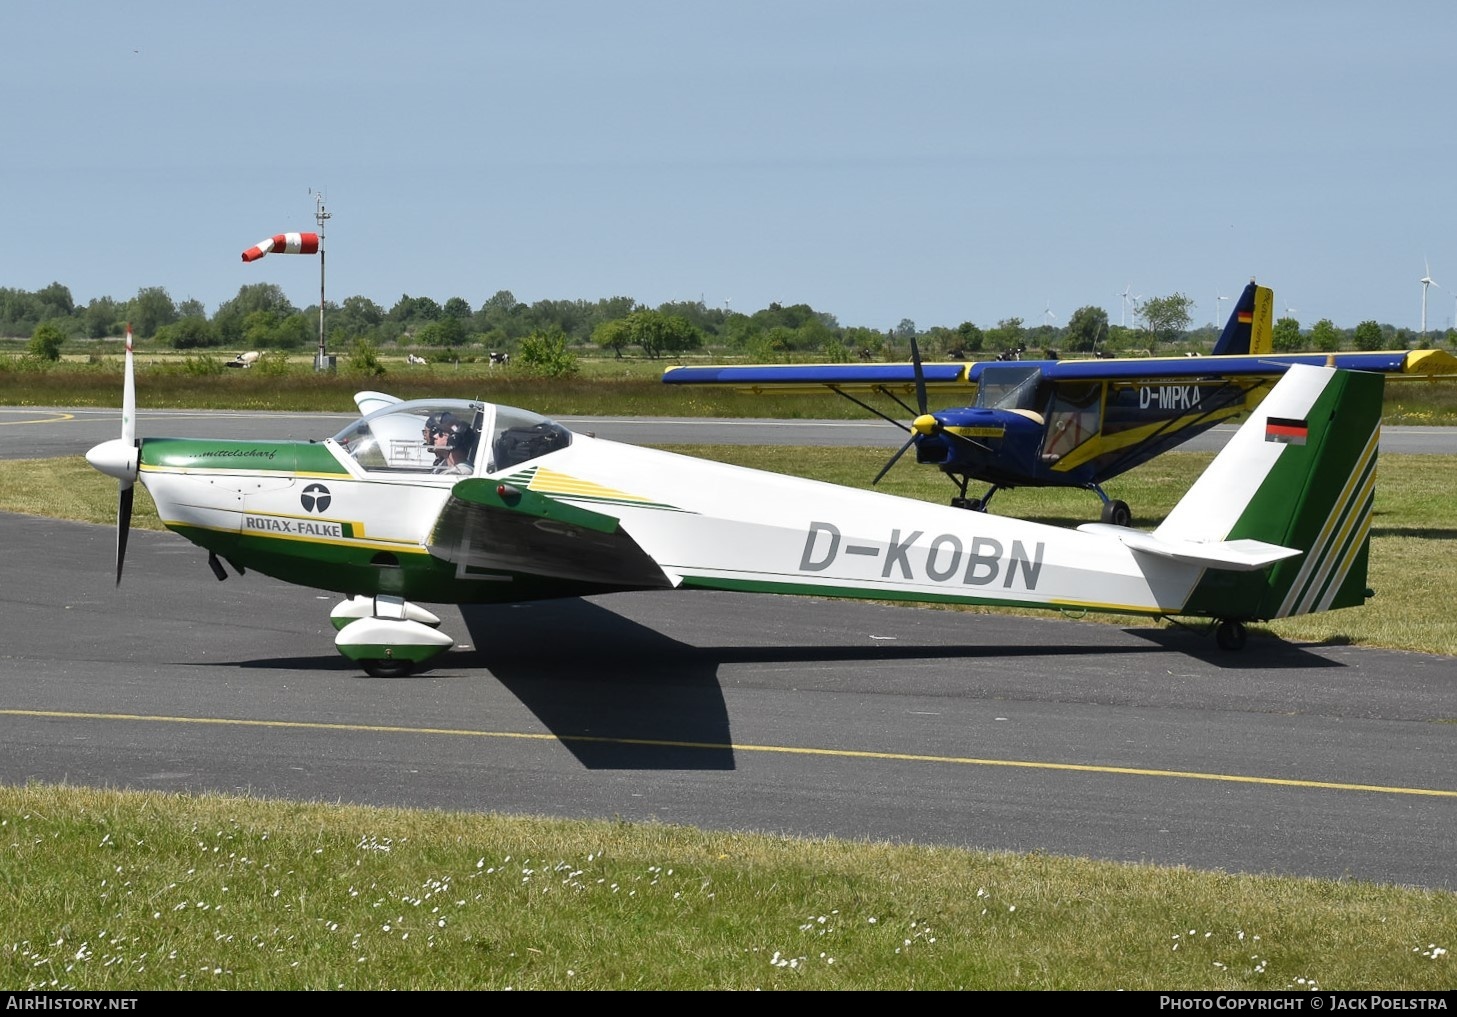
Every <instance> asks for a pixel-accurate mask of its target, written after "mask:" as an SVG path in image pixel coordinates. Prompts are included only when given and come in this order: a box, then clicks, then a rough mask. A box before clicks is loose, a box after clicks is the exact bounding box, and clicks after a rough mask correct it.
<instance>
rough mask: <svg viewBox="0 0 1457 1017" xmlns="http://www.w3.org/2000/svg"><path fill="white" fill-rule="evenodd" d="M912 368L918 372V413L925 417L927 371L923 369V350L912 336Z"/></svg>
mask: <svg viewBox="0 0 1457 1017" xmlns="http://www.w3.org/2000/svg"><path fill="white" fill-rule="evenodd" d="M911 367H912V368H913V369H914V370H915V372H916V411H917V412H918V413H920V414H922V415H923V416H924V415H925V412H926V371H925V369H924V368H923V367H921V348H920V347H919V346H917V345H916V337H915V336H911Z"/></svg>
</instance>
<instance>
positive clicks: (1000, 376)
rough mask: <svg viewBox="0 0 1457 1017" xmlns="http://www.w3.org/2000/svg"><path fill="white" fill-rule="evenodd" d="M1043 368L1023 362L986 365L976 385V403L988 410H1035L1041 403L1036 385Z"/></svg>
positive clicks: (1040, 380) (1040, 381) (1040, 408)
mask: <svg viewBox="0 0 1457 1017" xmlns="http://www.w3.org/2000/svg"><path fill="white" fill-rule="evenodd" d="M1041 384H1042V368H1040V367H1029V366H1026V365H1008V366H1007V367H987V368H985V369H983V370H982V373H981V378H980V380H979V381H978V382H977V385H976V405H977V406H979V407H982V408H984V409H991V410H1034V411H1038V412H1040V411H1041V410H1042V406H1041V405H1040V402H1041V400H1040V399H1039V397H1038V392H1037V389H1038V386H1039V385H1041Z"/></svg>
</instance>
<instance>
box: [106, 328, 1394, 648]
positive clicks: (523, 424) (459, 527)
mask: <svg viewBox="0 0 1457 1017" xmlns="http://www.w3.org/2000/svg"><path fill="white" fill-rule="evenodd" d="M124 377H125V381H124V388H123V399H122V416H121V436H120V437H119V438H116V439H112V440H110V441H107V442H104V443H102V444H100V445H98V446H96V447H95V448H93V449H91V450H90V451H89V452H88V453H87V459H88V460H89V462H90V463H91V465H92V466H94V467H95V468H96V469H98V470H100V471H101V472H103V473H106V474H108V475H110V476H112V477H114V478H116V479H117V481H118V484H119V492H120V495H119V507H118V520H117V522H118V529H117V549H116V581H117V583H118V585H119V584H120V583H121V576H122V564H123V560H124V557H125V553H126V537H127V532H128V528H129V525H130V518H131V514H132V503H133V496H134V493H135V485H136V484H138V483H140V484H141V485H143V486H144V487H145V489H146V490H147V492H148V493H149V494H150V496H151V498H152V500H153V501H154V502H155V504H156V508H157V512H158V515H159V517H160V519H161V521H162V523H163V524H164V525H165V526H166V527H167V528H168V529H169V530H171V531H173V532H175V533H177V534H179V535H181V536H182V537H184V538H186V539H187V540H190V541H191V542H193V543H194V544H196V545H197V546H198V547H199V548H201V549H202V550H203V551H204V552H206V561H207V563H208V565H209V566H210V567H211V569H212V572H213V574H214V575H215V576H216V577H217V578H218V579H224V578H226V577H227V576H228V568H227V567H225V565H224V563H226V565H227V566H230V567H231V569H232V571H233V572H235V573H237V574H239V575H243V574H246V573H247V572H249V571H255V572H261V573H264V574H266V575H269V576H273V577H276V578H278V579H281V580H284V581H287V582H290V583H296V584H299V585H302V586H306V587H311V588H316V589H320V590H326V591H332V592H334V593H336V594H338V595H339V596H340V597H341V600H340V602H339V604H338V606H336V607H335V608H334V610H333V613H332V618H333V622H334V626H335V628H336V632H337V634H336V637H335V640H334V641H335V645H336V646H337V648H338V649H339V651H340V652H341V653H343V654H344V655H345V656H346V657H348V658H349V659H351V660H353V661H355V662H357V663H358V664H359V665H361V666H362V667H363V668H364V670H365V671H367V672H368V673H370V674H372V675H376V676H393V675H403V674H407V673H409V672H411V671H412V670H415V669H418V668H420V667H422V666H425V665H426V664H427V663H428V662H430V661H431V660H433V659H434V658H436V656H437V655H438V654H441V653H443V652H445V651H447V650H449V649H450V648H451V647H452V646H453V645H454V641H453V640H452V638H451V637H450V636H449V635H447V634H446V633H444V632H442V631H440V627H439V626H440V624H441V621H440V619H439V618H438V617H437V616H436V615H435V614H434V613H433V612H432V611H431V610H429V607H428V606H427V605H441V604H469V603H502V602H512V601H527V600H537V599H544V598H552V597H575V596H584V595H590V594H602V593H610V592H614V591H624V590H662V591H691V590H731V591H743V592H746V593H765V594H791V595H808V596H815V597H858V598H871V599H876V600H900V601H922V602H936V603H948V604H982V605H1002V606H1009V607H1018V608H1033V607H1036V608H1050V609H1054V610H1077V611H1109V612H1119V613H1127V614H1135V615H1145V616H1150V617H1163V618H1169V619H1172V620H1176V621H1177V620H1180V619H1205V620H1207V621H1208V625H1209V629H1210V630H1211V631H1212V632H1214V633H1215V634H1216V636H1217V638H1218V641H1219V643H1220V644H1221V645H1222V646H1225V647H1227V648H1237V647H1239V646H1241V645H1243V643H1244V640H1245V637H1246V628H1245V626H1246V624H1247V623H1249V622H1253V621H1260V620H1266V619H1271V618H1281V617H1286V616H1290V615H1299V614H1307V613H1311V612H1316V611H1326V610H1331V609H1334V608H1344V607H1353V606H1357V605H1360V604H1362V603H1363V602H1364V600H1365V599H1366V597H1368V596H1369V595H1370V592H1371V591H1369V590H1367V588H1366V564H1367V553H1368V540H1369V525H1370V517H1371V509H1372V500H1373V498H1374V490H1375V473H1376V457H1377V444H1378V437H1379V433H1380V426H1379V425H1380V413H1381V400H1382V388H1383V377H1382V375H1381V374H1379V373H1372V372H1357V371H1349V370H1340V369H1335V368H1330V367H1316V366H1310V365H1304V364H1297V365H1294V366H1291V367H1289V368H1288V369H1287V370H1286V371H1284V372H1283V373H1282V375H1281V377H1280V380H1279V381H1278V382H1277V383H1276V384H1274V385H1273V387H1272V388H1271V390H1270V392H1269V393H1268V395H1266V397H1265V398H1264V399H1263V400H1262V401H1261V402H1260V403H1259V405H1258V406H1257V407H1256V408H1255V409H1254V410H1253V412H1251V413H1250V415H1249V417H1248V419H1247V420H1246V421H1245V423H1244V424H1243V425H1242V426H1241V427H1240V429H1239V431H1238V432H1237V433H1236V435H1235V436H1234V438H1233V440H1231V441H1230V442H1229V443H1228V444H1227V446H1226V447H1225V448H1224V450H1223V451H1222V452H1220V453H1219V455H1218V456H1217V457H1216V458H1215V459H1214V461H1213V462H1212V463H1211V465H1210V466H1209V468H1208V470H1207V471H1206V472H1205V473H1204V474H1203V475H1202V476H1201V477H1200V478H1199V479H1198V480H1197V481H1196V483H1195V484H1194V485H1193V487H1192V488H1191V489H1190V491H1189V492H1188V493H1187V494H1186V495H1185V497H1184V498H1183V499H1182V500H1181V501H1180V502H1179V503H1178V504H1177V506H1176V507H1175V508H1174V510H1173V511H1172V512H1171V513H1170V514H1169V515H1168V516H1167V518H1165V519H1164V521H1163V522H1162V523H1161V524H1160V525H1159V526H1158V527H1157V528H1155V529H1153V530H1151V531H1144V530H1139V529H1133V528H1130V527H1126V526H1119V525H1114V524H1110V523H1087V524H1084V525H1082V526H1079V527H1077V528H1076V529H1069V528H1065V527H1058V526H1050V525H1045V524H1042V523H1037V522H1032V521H1027V520H1022V519H1015V518H1007V517H1002V516H998V515H994V514H991V513H988V512H966V511H962V510H960V509H957V508H954V507H950V506H946V505H937V504H932V503H929V502H924V501H919V500H914V499H908V498H901V497H895V496H892V495H887V494H882V493H879V492H876V491H871V490H859V489H852V488H846V487H841V486H836V485H831V484H825V483H820V482H817V481H812V480H805V479H801V478H798V477H792V476H784V475H780V474H775V473H767V472H762V471H758V470H752V469H745V468H742V467H737V466H728V465H723V464H720V463H715V462H710V461H706V460H701V459H695V458H690V457H685V456H682V455H676V454H672V453H669V452H663V451H657V450H652V449H646V448H640V447H635V446H631V445H625V444H620V443H617V442H613V441H607V440H603V439H600V438H596V437H593V436H590V435H587V434H581V433H575V432H572V431H570V430H568V429H567V428H565V427H563V426H561V425H560V424H558V423H556V422H555V421H552V420H550V419H548V418H547V417H544V416H541V415H540V414H537V413H533V412H530V411H528V410H524V409H518V408H515V407H511V406H503V405H496V404H492V403H488V402H478V401H470V400H450V399H421V400H414V401H409V402H405V401H401V400H398V399H395V398H393V397H391V396H389V395H387V394H383V393H378V392H361V393H360V394H359V395H358V396H357V397H356V402H357V403H358V405H359V407H360V411H361V416H360V418H359V419H358V420H356V421H355V422H353V423H351V424H350V425H349V426H348V427H346V428H344V429H343V430H342V431H340V432H339V433H337V434H335V435H333V436H331V437H322V438H320V439H318V440H313V441H274V440H260V439H253V438H249V437H248V436H247V435H246V434H244V435H239V436H238V437H237V438H236V439H231V440H216V439H203V438H186V437H152V436H139V435H138V434H137V433H136V430H137V428H136V383H135V376H134V366H133V359H132V349H131V339H130V335H128V339H127V347H126V369H125V376H124ZM442 435H446V436H447V437H448V440H443V439H442V437H441V436H442ZM966 624H975V622H974V621H973V620H970V619H969V620H968V621H967V622H966Z"/></svg>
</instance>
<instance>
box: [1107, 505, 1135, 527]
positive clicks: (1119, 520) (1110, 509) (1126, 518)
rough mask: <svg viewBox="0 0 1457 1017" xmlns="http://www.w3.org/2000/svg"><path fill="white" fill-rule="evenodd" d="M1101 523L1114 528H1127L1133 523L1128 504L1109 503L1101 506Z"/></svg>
mask: <svg viewBox="0 0 1457 1017" xmlns="http://www.w3.org/2000/svg"><path fill="white" fill-rule="evenodd" d="M1103 522H1105V523H1112V524H1113V525H1114V526H1127V525H1129V524H1130V523H1132V522H1133V513H1132V512H1131V511H1129V508H1128V502H1126V501H1110V502H1108V503H1107V504H1105V505H1104V506H1103Z"/></svg>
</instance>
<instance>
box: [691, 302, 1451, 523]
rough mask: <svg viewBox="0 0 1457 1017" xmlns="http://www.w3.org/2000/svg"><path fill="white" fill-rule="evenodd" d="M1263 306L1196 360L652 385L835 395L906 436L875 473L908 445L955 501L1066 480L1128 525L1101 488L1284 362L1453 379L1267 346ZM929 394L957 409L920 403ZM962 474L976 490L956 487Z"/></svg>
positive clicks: (1184, 436) (910, 369)
mask: <svg viewBox="0 0 1457 1017" xmlns="http://www.w3.org/2000/svg"><path fill="white" fill-rule="evenodd" d="M1273 305H1274V294H1273V293H1272V292H1271V290H1270V289H1269V288H1268V287H1264V286H1260V285H1257V284H1256V283H1255V282H1254V281H1253V280H1251V282H1250V283H1249V285H1248V286H1246V287H1245V289H1244V292H1243V293H1241V295H1240V297H1239V299H1238V300H1237V301H1236V302H1235V305H1234V308H1233V310H1232V311H1231V312H1230V316H1229V321H1228V322H1227V323H1226V324H1225V326H1224V331H1223V332H1222V333H1221V334H1220V337H1219V340H1218V341H1217V342H1216V343H1215V346H1214V349H1213V352H1212V355H1210V356H1203V357H1136V358H1125V359H1096V358H1095V359H1087V360H1064V359H1045V360H1025V359H1018V360H1012V361H1005V360H988V361H974V362H971V363H960V362H957V363H922V362H921V358H920V355H919V351H918V350H917V348H916V344H915V341H914V340H912V344H911V351H912V358H911V362H910V363H900V364H873V363H855V364H758V365H752V364H750V365H728V366H709V367H696V366H695V367H673V368H669V369H668V370H667V371H665V372H664V374H663V381H664V382H665V383H667V384H670V385H727V386H732V387H734V388H737V389H740V390H743V391H745V392H750V393H763V392H767V391H776V392H783V391H796V390H798V391H814V392H822V391H825V390H829V391H832V392H836V393H838V394H840V395H842V396H844V397H845V398H846V399H849V400H850V401H852V402H854V403H856V404H857V405H859V406H860V407H862V408H863V409H865V410H866V411H868V412H870V413H873V414H875V415H876V416H878V417H881V418H883V419H885V420H888V421H890V422H891V423H893V424H895V425H896V426H897V427H901V428H903V429H904V430H906V432H907V433H908V437H907V439H906V442H905V444H904V445H902V446H901V448H900V451H899V452H897V453H896V454H895V455H894V456H893V457H892V458H891V460H890V461H889V462H888V463H886V465H885V469H883V470H881V472H880V476H878V477H876V478H875V479H876V481H879V480H880V478H881V477H883V476H885V474H886V472H888V471H889V470H890V468H891V467H892V466H893V465H895V463H896V462H897V461H898V460H899V459H900V457H901V456H902V455H904V454H905V453H906V452H907V451H909V450H910V449H912V448H914V449H915V452H916V461H917V462H918V463H925V464H930V465H933V466H935V467H937V468H938V469H939V470H941V472H942V473H944V474H945V475H946V476H947V477H949V478H950V479H951V481H952V482H953V483H954V484H956V486H957V494H956V495H955V496H954V497H953V498H952V499H951V504H952V505H954V506H956V507H958V508H969V509H985V508H986V507H987V505H988V503H989V502H990V501H991V499H992V495H994V494H996V492H997V491H1000V490H1002V489H1004V488H1015V487H1076V488H1086V489H1087V490H1089V491H1092V492H1094V493H1095V494H1097V496H1098V497H1099V498H1100V499H1101V500H1102V503H1103V509H1102V521H1103V522H1111V523H1117V524H1120V525H1128V524H1129V523H1131V522H1132V512H1131V510H1130V509H1129V506H1128V505H1127V504H1126V503H1125V502H1123V501H1119V500H1116V499H1112V498H1110V497H1109V496H1108V495H1107V493H1106V492H1105V491H1104V490H1103V485H1104V484H1105V483H1107V482H1108V481H1109V480H1111V479H1112V478H1114V477H1117V476H1118V475H1120V474H1122V473H1125V472H1126V471H1128V470H1131V469H1133V468H1134V467H1135V466H1138V465H1140V464H1142V463H1145V462H1147V461H1148V460H1150V459H1152V458H1153V457H1154V456H1157V455H1161V454H1163V453H1164V452H1167V451H1169V450H1171V449H1173V448H1176V447H1177V446H1179V445H1181V444H1183V443H1184V442H1186V441H1188V440H1189V439H1190V438H1193V437H1195V436H1196V435H1198V434H1202V433H1203V432H1205V431H1207V430H1209V429H1210V428H1212V427H1214V426H1215V425H1216V424H1220V423H1224V422H1226V421H1229V420H1232V419H1233V418H1236V417H1238V416H1241V415H1243V414H1246V413H1249V412H1250V411H1251V410H1253V409H1254V408H1255V407H1256V406H1257V405H1259V403H1260V401H1261V400H1262V399H1264V398H1265V397H1266V395H1268V394H1269V392H1270V390H1271V388H1272V387H1273V386H1274V384H1275V382H1276V381H1278V380H1279V379H1280V377H1281V376H1282V375H1283V374H1284V373H1285V371H1286V370H1288V369H1289V368H1290V367H1291V366H1293V365H1295V364H1316V365H1331V366H1335V367H1341V368H1346V369H1349V370H1358V371H1374V372H1377V373H1380V374H1383V375H1385V376H1386V377H1387V378H1389V379H1393V380H1396V379H1401V380H1412V379H1436V378H1448V379H1452V380H1457V357H1453V356H1452V355H1451V354H1450V353H1447V352H1445V351H1442V350H1386V351H1377V352H1345V353H1334V354H1327V353H1279V354H1277V353H1274V352H1273V350H1272V336H1273V316H1274V315H1273V310H1272V308H1273ZM932 392H934V393H936V394H937V395H938V396H945V397H947V398H949V399H955V400H959V401H960V404H958V405H951V406H947V407H943V408H941V409H931V408H929V405H928V403H929V395H930V393H932ZM871 399H875V400H877V401H878V402H879V403H880V404H881V405H884V406H888V407H889V408H888V410H887V409H882V408H880V406H877V405H876V404H875V403H872V402H870V401H868V400H871ZM911 399H914V400H915V403H914V405H912V404H911V403H910V402H908V400H911ZM897 413H899V414H900V416H899V417H897V416H896V415H895V414H897ZM906 421H908V422H906ZM973 481H975V482H979V483H981V484H985V485H986V488H985V490H984V491H983V492H982V493H980V494H976V495H968V493H967V488H968V487H969V486H970V485H971V483H972V482H973Z"/></svg>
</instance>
